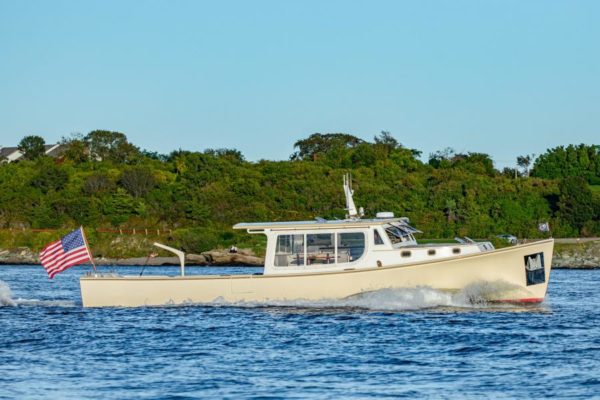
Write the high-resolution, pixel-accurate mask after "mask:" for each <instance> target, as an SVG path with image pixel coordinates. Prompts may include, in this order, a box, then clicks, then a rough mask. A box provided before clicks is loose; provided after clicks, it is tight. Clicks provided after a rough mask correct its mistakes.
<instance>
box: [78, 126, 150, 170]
mask: <svg viewBox="0 0 600 400" xmlns="http://www.w3.org/2000/svg"><path fill="white" fill-rule="evenodd" d="M84 140H85V142H86V144H87V146H88V149H89V152H90V156H91V157H92V159H94V160H106V161H112V162H115V163H130V162H132V161H133V160H134V159H135V158H136V157H137V156H139V154H140V151H139V149H138V148H137V147H135V146H134V145H132V144H131V143H129V142H128V141H127V137H126V136H125V134H123V133H121V132H113V131H103V130H95V131H92V132H90V133H88V134H87V135H86V136H85V138H84Z"/></svg>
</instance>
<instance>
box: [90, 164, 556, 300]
mask: <svg viewBox="0 0 600 400" xmlns="http://www.w3.org/2000/svg"><path fill="white" fill-rule="evenodd" d="M343 189H344V193H345V197H346V210H347V215H346V217H345V218H344V219H341V220H337V219H336V220H326V219H322V218H316V219H315V220H312V221H291V222H251V223H238V224H236V225H235V226H234V227H233V228H234V229H243V230H246V231H247V232H248V233H250V234H263V235H266V237H267V248H266V254H265V265H264V268H263V272H262V273H258V274H243V275H229V274H223V275H193V276H190V275H186V274H185V262H184V254H183V252H181V251H179V250H177V249H173V248H170V247H168V246H165V245H162V244H158V243H156V245H158V246H159V247H161V248H163V249H166V250H169V251H172V252H173V253H175V254H177V256H178V257H179V259H180V262H181V269H180V274H179V275H178V276H137V275H136V276H123V275H120V274H115V273H109V274H106V273H88V274H87V275H85V276H82V277H81V278H80V287H81V298H82V303H83V306H84V307H140V306H161V305H175V304H207V303H213V302H218V303H219V304H222V303H233V304H236V303H252V304H255V303H258V304H261V303H265V304H269V303H270V302H277V303H279V304H280V303H281V302H285V301H296V300H323V299H344V298H349V297H352V296H360V295H362V294H364V293H368V292H373V291H378V290H382V289H402V288H418V287H427V288H432V289H436V290H440V291H447V292H458V291H461V290H464V289H465V288H468V287H469V286H471V285H480V284H485V285H488V286H489V287H493V288H494V290H490V291H489V292H487V293H486V294H485V299H484V300H485V301H493V302H496V301H498V302H516V303H538V302H542V301H543V300H544V298H545V296H546V291H547V288H548V282H549V279H550V270H551V264H552V251H553V246H554V240H553V239H551V238H550V239H543V240H538V241H533V242H528V243H524V244H517V245H514V246H509V247H505V248H500V249H496V248H495V247H494V246H493V244H492V243H491V242H489V241H479V242H478V241H474V240H472V239H470V238H456V242H452V243H443V244H419V243H418V242H417V240H416V239H415V234H417V233H420V231H419V230H417V229H416V228H414V227H413V226H411V225H410V221H409V219H408V218H405V217H395V216H394V215H393V214H392V213H390V212H380V213H377V214H376V215H375V218H363V217H364V211H363V209H362V208H359V209H358V210H357V208H356V206H355V203H354V200H353V194H354V191H353V190H352V187H351V179H350V177H349V176H345V177H344V181H343Z"/></svg>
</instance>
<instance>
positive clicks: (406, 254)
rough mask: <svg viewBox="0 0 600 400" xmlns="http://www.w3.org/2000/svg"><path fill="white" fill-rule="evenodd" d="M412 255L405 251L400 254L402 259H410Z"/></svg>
mask: <svg viewBox="0 0 600 400" xmlns="http://www.w3.org/2000/svg"><path fill="white" fill-rule="evenodd" d="M410 255H411V252H410V251H408V250H404V251H402V252H401V253H400V256H401V257H410Z"/></svg>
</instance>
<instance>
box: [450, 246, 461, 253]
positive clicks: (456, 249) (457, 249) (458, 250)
mask: <svg viewBox="0 0 600 400" xmlns="http://www.w3.org/2000/svg"><path fill="white" fill-rule="evenodd" d="M452 253H454V254H460V248H458V247H455V248H453V249H452Z"/></svg>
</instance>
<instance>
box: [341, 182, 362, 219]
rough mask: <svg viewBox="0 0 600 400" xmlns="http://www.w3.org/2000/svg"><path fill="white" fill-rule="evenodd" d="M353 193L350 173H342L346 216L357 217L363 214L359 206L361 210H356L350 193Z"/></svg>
mask: <svg viewBox="0 0 600 400" xmlns="http://www.w3.org/2000/svg"><path fill="white" fill-rule="evenodd" d="M353 194H354V190H352V175H350V174H345V175H344V195H345V196H346V210H347V211H348V214H347V215H346V218H352V219H358V218H360V217H362V216H363V215H364V211H363V210H362V207H361V212H360V213H359V212H357V211H356V205H355V204H354V199H353V198H352V195H353Z"/></svg>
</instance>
